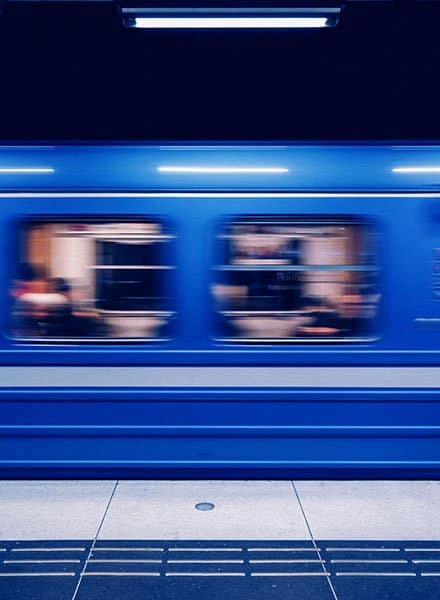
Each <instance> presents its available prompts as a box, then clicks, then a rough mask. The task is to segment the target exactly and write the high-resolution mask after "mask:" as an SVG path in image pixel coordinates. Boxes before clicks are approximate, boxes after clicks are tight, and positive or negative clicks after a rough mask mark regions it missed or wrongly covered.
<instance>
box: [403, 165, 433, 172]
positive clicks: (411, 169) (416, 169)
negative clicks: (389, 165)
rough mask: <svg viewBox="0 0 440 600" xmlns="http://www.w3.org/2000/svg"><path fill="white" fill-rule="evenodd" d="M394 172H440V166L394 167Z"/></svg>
mask: <svg viewBox="0 0 440 600" xmlns="http://www.w3.org/2000/svg"><path fill="white" fill-rule="evenodd" d="M393 173H440V166H439V167H394V169H393Z"/></svg>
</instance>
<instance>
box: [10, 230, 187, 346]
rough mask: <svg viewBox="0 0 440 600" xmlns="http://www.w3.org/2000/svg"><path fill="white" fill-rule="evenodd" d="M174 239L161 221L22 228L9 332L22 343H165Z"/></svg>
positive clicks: (168, 329)
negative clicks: (65, 341)
mask: <svg viewBox="0 0 440 600" xmlns="http://www.w3.org/2000/svg"><path fill="white" fill-rule="evenodd" d="M173 240H174V236H173V235H172V234H171V232H170V230H169V228H168V226H167V224H165V223H162V222H159V221H156V220H143V221H136V222H134V221H123V220H122V219H120V218H119V220H118V219H114V220H106V221H103V220H99V221H98V220H91V219H81V220H71V221H67V220H66V221H64V220H56V219H52V220H47V219H46V220H45V221H42V220H41V221H40V220H39V221H35V220H33V221H29V222H25V223H23V224H22V226H21V227H20V238H19V248H18V253H19V257H18V261H17V269H16V273H15V274H14V278H13V281H12V283H11V286H10V306H11V309H10V333H11V335H12V336H13V337H14V338H16V339H21V340H37V341H43V340H51V341H63V340H76V341H81V340H82V341H86V340H89V341H93V340H95V341H97V340H99V341H136V340H138V341H139V340H164V339H169V338H170V337H171V334H172V323H173V320H174V316H175V312H174V302H173V298H172V295H171V289H172V285H173V282H172V275H173V269H174V265H173V262H174V258H173V257H174V254H173Z"/></svg>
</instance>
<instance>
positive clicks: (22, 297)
mask: <svg viewBox="0 0 440 600" xmlns="http://www.w3.org/2000/svg"><path fill="white" fill-rule="evenodd" d="M29 275H30V276H31V277H32V278H31V279H29V280H22V282H21V286H20V287H18V288H16V290H15V298H16V299H15V302H14V304H13V306H12V327H13V330H14V332H15V333H14V335H17V336H29V335H35V336H44V335H47V333H46V332H47V324H48V318H49V316H50V314H51V313H53V311H56V310H58V309H60V308H63V307H65V306H66V305H67V304H68V300H67V298H66V297H65V296H64V295H63V294H60V293H58V292H56V291H54V290H53V289H52V288H51V285H50V283H49V281H48V280H47V279H46V278H44V277H42V275H41V273H39V272H38V269H37V268H34V271H33V272H32V273H31V272H30V271H29Z"/></svg>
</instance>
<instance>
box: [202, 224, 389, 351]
mask: <svg viewBox="0 0 440 600" xmlns="http://www.w3.org/2000/svg"><path fill="white" fill-rule="evenodd" d="M376 236H377V234H376V231H375V229H374V227H372V226H371V224H367V223H365V222H359V221H358V222H357V221H353V220H350V219H338V220H335V219H331V218H315V217H310V218H307V219H306V218H301V219H292V218H287V219H282V218H242V219H238V220H233V221H228V222H226V223H223V224H222V226H221V227H220V229H219V231H218V234H217V265H216V266H215V274H214V281H213V283H212V286H211V292H212V296H213V300H214V306H215V337H216V339H217V340H219V341H228V342H233V341H236V342H256V341H262V342H269V341H270V342H329V341H331V342H338V341H363V340H366V339H372V338H374V337H376V314H377V310H378V305H379V300H380V293H379V290H378V285H377V275H378V266H377V260H376V259H377V243H376V242H377V240H376Z"/></svg>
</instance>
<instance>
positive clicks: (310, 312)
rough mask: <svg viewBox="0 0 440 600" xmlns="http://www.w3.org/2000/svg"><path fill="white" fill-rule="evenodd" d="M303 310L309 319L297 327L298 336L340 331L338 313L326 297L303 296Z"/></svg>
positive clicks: (323, 334) (329, 334)
mask: <svg viewBox="0 0 440 600" xmlns="http://www.w3.org/2000/svg"><path fill="white" fill-rule="evenodd" d="M301 311H302V313H303V316H304V317H305V318H306V319H307V320H306V322H304V323H303V324H302V325H300V326H299V327H298V328H297V330H296V335H297V336H298V337H326V336H335V335H338V334H339V333H340V325H339V317H338V313H337V312H336V310H335V309H334V308H333V306H331V304H330V303H329V302H327V301H325V300H324V299H322V298H319V297H317V296H309V297H306V298H303V300H302V303H301Z"/></svg>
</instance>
